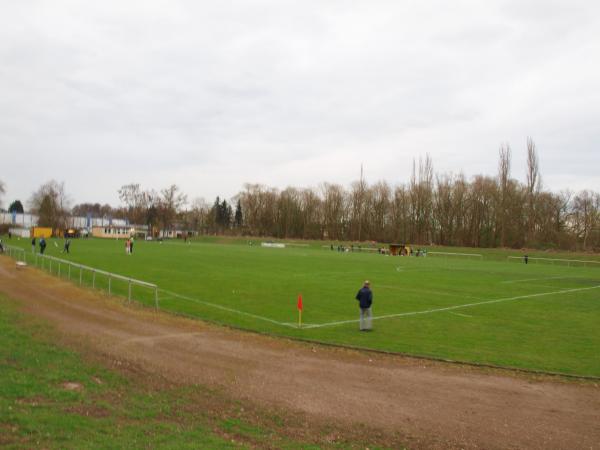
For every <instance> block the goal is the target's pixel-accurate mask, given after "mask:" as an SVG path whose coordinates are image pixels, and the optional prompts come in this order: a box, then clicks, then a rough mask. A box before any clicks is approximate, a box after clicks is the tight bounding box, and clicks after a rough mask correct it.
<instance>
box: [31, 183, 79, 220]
mask: <svg viewBox="0 0 600 450" xmlns="http://www.w3.org/2000/svg"><path fill="white" fill-rule="evenodd" d="M69 202H70V201H69V198H68V196H67V194H66V192H65V183H64V182H61V183H58V182H57V181H55V180H50V181H48V182H46V183H44V184H42V185H41V186H40V187H39V188H38V190H37V191H35V192H34V193H33V194H32V195H31V198H30V199H29V206H30V209H31V210H32V211H33V212H34V213H36V214H37V215H38V224H39V225H40V226H43V227H50V228H52V229H53V230H61V229H65V228H66V227H67V224H68V214H69Z"/></svg>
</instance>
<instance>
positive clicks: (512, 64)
mask: <svg viewBox="0 0 600 450" xmlns="http://www.w3.org/2000/svg"><path fill="white" fill-rule="evenodd" d="M599 55H600V2H597V1H594V0H589V1H578V0H570V1H552V0H544V1H525V0H519V1H493V0H487V1H452V2H448V1H446V0H441V1H416V0H415V1H400V0H398V1H373V0H370V1H350V0H340V1H327V0H322V1H306V0H303V1H300V0H299V1H285V0H277V1H275V0H273V1H271V0H263V1H249V0H240V1H216V2H202V1H173V0H169V1H153V0H143V1H122V0H121V1H110V0H103V1H100V2H80V1H77V2H75V1H73V2H65V1H56V0H53V1H39V2H38V1H28V0H20V1H15V2H13V1H3V2H2V8H1V13H0V153H1V160H0V166H1V168H2V170H1V171H0V180H3V181H4V182H5V184H6V191H7V192H6V194H5V195H4V198H3V199H2V203H3V206H4V207H5V208H6V207H7V206H8V204H9V203H10V202H11V201H12V200H14V199H21V200H22V201H24V202H25V201H26V200H27V199H28V198H29V197H30V195H31V193H32V192H33V191H34V190H35V189H36V188H37V187H39V185H40V184H42V183H43V182H45V181H47V180H50V179H56V180H58V181H64V182H65V185H66V189H67V192H68V193H69V195H70V196H71V198H72V200H73V203H80V202H101V203H104V202H108V203H110V204H112V205H113V206H116V205H117V204H118V203H119V201H118V196H117V190H118V188H119V187H120V186H121V185H123V184H127V183H132V182H137V183H141V184H142V186H143V187H145V188H155V189H160V188H162V187H166V186H168V185H170V184H172V183H176V184H178V185H179V186H180V187H181V188H182V190H183V191H184V192H185V193H187V194H188V197H189V198H190V199H193V198H195V197H204V198H206V199H207V200H208V201H209V202H212V201H213V199H214V197H215V196H217V195H220V196H221V197H226V198H229V197H231V196H233V195H235V194H236V193H237V192H238V191H240V190H241V189H242V187H243V184H244V183H246V182H251V183H261V184H266V185H268V186H274V187H279V188H285V187H286V186H290V185H291V186H296V187H308V186H317V185H318V184H319V183H321V182H324V181H327V182H336V183H340V184H342V185H345V186H347V185H349V184H350V183H351V182H352V181H353V180H356V179H358V178H359V176H360V165H361V163H363V164H364V172H365V178H366V179H367V181H369V182H371V183H372V182H376V181H378V180H381V179H384V180H387V181H388V182H389V183H391V184H398V183H402V182H406V181H407V180H408V179H409V177H410V168H411V164H412V160H413V158H416V159H417V160H418V158H419V157H424V156H425V154H426V153H429V154H430V155H431V157H432V159H433V164H434V169H435V171H436V172H440V173H449V172H452V173H458V172H463V173H464V174H465V175H466V176H467V177H468V178H470V177H471V176H473V175H476V174H486V175H492V176H493V175H495V174H496V171H497V160H498V148H499V146H500V144H501V143H503V142H508V143H509V144H510V145H511V147H512V152H513V164H512V176H513V177H514V178H517V179H519V180H524V179H525V153H526V139H527V136H531V137H532V138H533V140H534V141H535V143H536V145H537V150H538V155H539V159H540V169H541V175H542V179H543V183H544V188H546V189H550V190H553V191H559V190H561V189H566V188H569V189H571V190H575V191H576V190H580V189H584V188H587V189H593V190H596V191H598V190H600V175H599V173H598V169H599V167H600V144H599V143H600V56H599Z"/></svg>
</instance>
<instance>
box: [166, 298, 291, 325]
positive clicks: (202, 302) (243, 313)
mask: <svg viewBox="0 0 600 450" xmlns="http://www.w3.org/2000/svg"><path fill="white" fill-rule="evenodd" d="M158 291H159V292H164V293H165V294H168V295H171V296H173V297H177V298H181V299H183V300H189V301H191V302H195V303H200V304H201V305H206V306H210V307H212V308H216V309H220V310H223V311H227V312H231V313H235V314H239V315H241V316H246V317H252V318H253V319H258V320H263V321H265V322H270V323H274V324H276V325H281V326H283V327H289V328H298V327H297V325H292V324H289V323H285V322H278V321H277V320H273V319H269V318H268V317H263V316H258V315H256V314H252V313H248V312H244V311H240V310H238V309H233V308H227V307H226V306H222V305H217V304H216V303H211V302H206V301H204V300H198V299H197V298H192V297H187V296H185V295H181V294H177V293H175V292H172V291H167V290H166V289H159V290H158Z"/></svg>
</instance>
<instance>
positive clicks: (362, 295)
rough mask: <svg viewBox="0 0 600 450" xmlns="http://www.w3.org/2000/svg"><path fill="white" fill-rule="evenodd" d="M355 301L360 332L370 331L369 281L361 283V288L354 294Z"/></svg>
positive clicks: (371, 296)
mask: <svg viewBox="0 0 600 450" xmlns="http://www.w3.org/2000/svg"><path fill="white" fill-rule="evenodd" d="M356 300H358V306H359V308H360V331H371V318H372V312H371V305H372V304H373V292H372V291H371V283H369V280H366V281H365V282H364V283H363V287H362V288H361V289H360V290H359V291H358V293H357V294H356Z"/></svg>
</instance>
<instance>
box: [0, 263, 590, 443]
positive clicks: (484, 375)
mask: <svg viewBox="0 0 600 450" xmlns="http://www.w3.org/2000/svg"><path fill="white" fill-rule="evenodd" d="M0 292H2V293H4V294H5V295H7V296H8V297H10V298H13V299H15V300H18V301H19V302H20V303H21V304H22V305H23V309H24V310H25V311H26V312H27V313H29V314H32V315H34V316H36V317H41V318H44V319H46V320H47V321H49V322H50V323H52V324H53V325H54V326H55V327H56V328H57V329H58V330H59V331H60V332H61V333H62V334H64V336H66V337H67V338H68V339H71V341H72V342H85V343H86V349H89V351H90V352H96V353H97V354H98V355H103V356H104V357H106V356H108V358H110V359H111V360H113V361H117V362H118V363H119V364H121V363H123V364H131V365H134V366H135V367H136V368H137V370H138V373H139V374H141V375H140V376H144V377H152V376H153V375H156V376H160V377H164V378H166V379H169V380H173V382H176V383H182V384H200V385H203V386H207V387H209V388H216V389H219V390H222V391H224V392H226V393H227V394H228V395H230V396H231V398H235V399H238V400H240V401H242V402H247V403H248V404H252V405H258V406H259V407H261V408H267V409H268V408H277V409H278V410H284V411H289V412H290V414H302V415H304V416H306V417H308V418H310V420H311V421H314V422H317V423H322V424H335V426H336V427H338V429H344V428H347V429H357V427H360V426H363V427H367V428H368V429H369V430H377V431H376V432H377V433H378V435H379V436H384V437H385V436H389V437H390V439H383V442H398V443H399V442H404V443H406V444H407V445H408V446H410V447H413V448H485V449H495V448H503V449H504V448H533V449H537V448H540V449H542V448H543V449H548V448H561V449H572V448H581V449H583V448H585V449H599V448H600V387H599V385H598V383H594V382H578V381H566V380H564V379H559V378H553V377H534V376H532V375H524V374H517V373H512V372H510V371H499V370H489V369H477V368H472V367H467V366H461V365H454V364H444V363H434V362H430V361H423V360H419V359H413V358H406V357H400V356H387V355H380V354H372V353H369V352H359V351H352V350H346V349H336V348H330V347H322V346H315V345H310V344H306V343H298V342H292V341H290V340H286V339H276V338H271V337H267V336H261V335H257V334H253V333H245V332H240V331H236V330H231V329H228V328H223V327H218V326H214V325H211V324H206V323H203V322H200V321H192V320H187V319H182V318H179V317H173V316H169V315H167V314H163V313H155V312H153V311H149V310H144V309H140V308H132V307H127V306H124V305H123V304H122V302H121V301H120V300H117V299H110V298H107V297H106V296H104V295H102V294H99V293H97V292H91V291H89V290H84V289H80V288H78V287H76V286H74V285H72V284H70V283H68V282H67V281H64V280H58V279H56V278H54V277H50V276H48V275H46V274H44V273H42V272H40V271H38V270H36V269H34V268H30V267H28V268H25V269H16V267H15V264H14V261H12V260H10V259H8V258H4V257H2V258H0ZM358 424H360V426H359V425H358ZM392 437H393V438H392Z"/></svg>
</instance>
